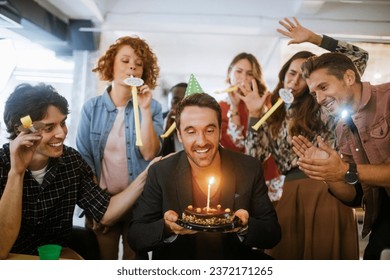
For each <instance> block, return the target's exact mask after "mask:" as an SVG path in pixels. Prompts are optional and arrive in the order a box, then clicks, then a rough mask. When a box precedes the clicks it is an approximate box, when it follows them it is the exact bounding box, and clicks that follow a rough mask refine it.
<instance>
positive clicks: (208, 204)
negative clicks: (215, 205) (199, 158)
mask: <svg viewBox="0 0 390 280" xmlns="http://www.w3.org/2000/svg"><path fill="white" fill-rule="evenodd" d="M213 183H214V177H211V178H210V179H209V185H208V186H207V207H206V211H207V212H209V209H210V192H211V185H212V184H213Z"/></svg>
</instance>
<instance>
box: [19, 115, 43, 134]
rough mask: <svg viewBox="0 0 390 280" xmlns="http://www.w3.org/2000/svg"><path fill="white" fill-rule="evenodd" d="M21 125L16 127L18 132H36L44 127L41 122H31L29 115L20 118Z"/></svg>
mask: <svg viewBox="0 0 390 280" xmlns="http://www.w3.org/2000/svg"><path fill="white" fill-rule="evenodd" d="M20 121H21V123H22V124H21V125H20V126H19V127H18V130H19V131H20V132H22V131H24V132H38V131H40V130H41V129H42V128H44V127H45V124H44V123H43V122H33V121H32V119H31V117H30V115H27V116H24V117H22V118H20Z"/></svg>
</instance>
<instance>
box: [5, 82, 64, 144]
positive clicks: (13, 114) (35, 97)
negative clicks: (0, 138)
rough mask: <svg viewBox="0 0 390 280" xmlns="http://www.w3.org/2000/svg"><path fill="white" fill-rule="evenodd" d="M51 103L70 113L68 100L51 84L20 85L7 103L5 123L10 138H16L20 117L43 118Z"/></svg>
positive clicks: (36, 119) (62, 111) (34, 119)
mask: <svg viewBox="0 0 390 280" xmlns="http://www.w3.org/2000/svg"><path fill="white" fill-rule="evenodd" d="M49 105H52V106H54V107H56V108H58V110H60V112H61V113H62V114H64V115H68V114H69V105H68V101H67V100H66V99H65V97H63V96H62V95H60V94H59V93H58V92H57V91H56V90H55V89H54V88H53V87H52V86H51V85H46V84H44V83H40V84H38V85H36V86H32V85H30V84H27V83H23V84H20V85H18V86H17V87H16V88H15V90H14V91H13V92H12V93H11V95H10V96H9V97H8V99H7V102H6V103H5V109H4V123H5V125H6V126H7V132H8V133H9V137H8V139H11V140H12V139H15V138H16V136H17V135H18V131H17V127H18V126H20V125H21V124H22V123H21V121H20V118H22V117H24V116H27V115H30V117H31V119H32V120H33V121H39V120H42V119H43V118H45V116H46V114H47V109H48V107H49Z"/></svg>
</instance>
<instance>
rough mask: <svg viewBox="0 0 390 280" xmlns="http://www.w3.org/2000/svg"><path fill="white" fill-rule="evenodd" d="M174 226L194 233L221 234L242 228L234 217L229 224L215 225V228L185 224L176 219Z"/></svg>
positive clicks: (238, 220)
mask: <svg viewBox="0 0 390 280" xmlns="http://www.w3.org/2000/svg"><path fill="white" fill-rule="evenodd" d="M176 224H178V225H179V226H182V227H184V228H186V229H190V230H195V231H203V232H222V233H224V232H230V231H232V230H233V229H236V228H241V227H242V223H241V220H240V219H239V218H238V217H234V219H233V221H232V222H231V223H228V224H223V225H216V226H204V225H198V224H193V223H189V222H185V221H183V220H182V219H178V220H177V221H176Z"/></svg>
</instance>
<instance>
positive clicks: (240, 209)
mask: <svg viewBox="0 0 390 280" xmlns="http://www.w3.org/2000/svg"><path fill="white" fill-rule="evenodd" d="M176 124H177V131H178V136H179V139H180V141H181V142H182V143H183V146H184V151H181V152H179V153H177V154H175V155H173V156H170V157H168V158H166V159H164V160H162V161H160V162H158V163H156V164H154V165H152V166H151V167H150V169H149V172H148V178H147V181H146V185H145V188H144V191H143V193H142V195H141V197H140V198H139V200H138V202H137V203H136V205H135V206H134V208H133V220H132V222H131V224H130V230H129V243H130V244H131V246H132V247H133V248H134V249H135V250H136V251H137V252H138V253H144V252H146V251H153V259H266V258H268V256H267V255H265V254H264V253H263V252H262V250H261V249H268V248H272V247H273V246H275V245H276V244H277V243H278V242H279V240H280V238H281V233H280V226H279V223H278V221H277V217H276V213H275V210H274V208H273V205H272V203H271V202H270V200H269V198H268V193H267V187H266V185H265V182H264V176H263V171H262V168H261V164H260V163H259V162H258V161H257V160H256V159H254V158H252V157H249V156H247V155H243V154H239V153H235V152H231V151H228V150H225V149H223V148H221V147H220V146H219V140H220V138H221V130H220V128H221V109H220V107H219V105H218V103H217V101H216V100H215V99H214V98H213V97H211V96H209V95H207V94H204V93H201V94H193V95H190V96H188V97H187V98H185V99H184V100H183V101H182V102H181V103H180V105H179V107H178V109H177V114H176ZM210 176H214V177H215V178H217V179H216V184H215V185H216V187H215V188H213V189H212V190H211V193H210V198H211V199H210V200H211V201H212V202H213V203H214V205H215V204H216V203H219V204H221V206H222V207H223V208H230V209H232V210H233V211H234V212H235V215H236V216H237V217H238V218H239V219H240V220H241V223H242V226H243V227H242V228H239V229H235V230H232V231H231V232H229V233H215V232H212V233H208V232H196V231H193V230H189V229H186V228H183V227H181V226H179V225H178V224H177V223H176V221H177V219H178V218H179V215H181V213H182V212H183V211H184V209H185V208H186V207H187V206H188V205H194V206H195V207H203V206H206V200H207V198H208V197H209V196H208V195H207V193H208V192H207V187H208V186H207V179H208V178H210ZM253 247H256V248H259V249H257V250H256V249H253Z"/></svg>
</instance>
